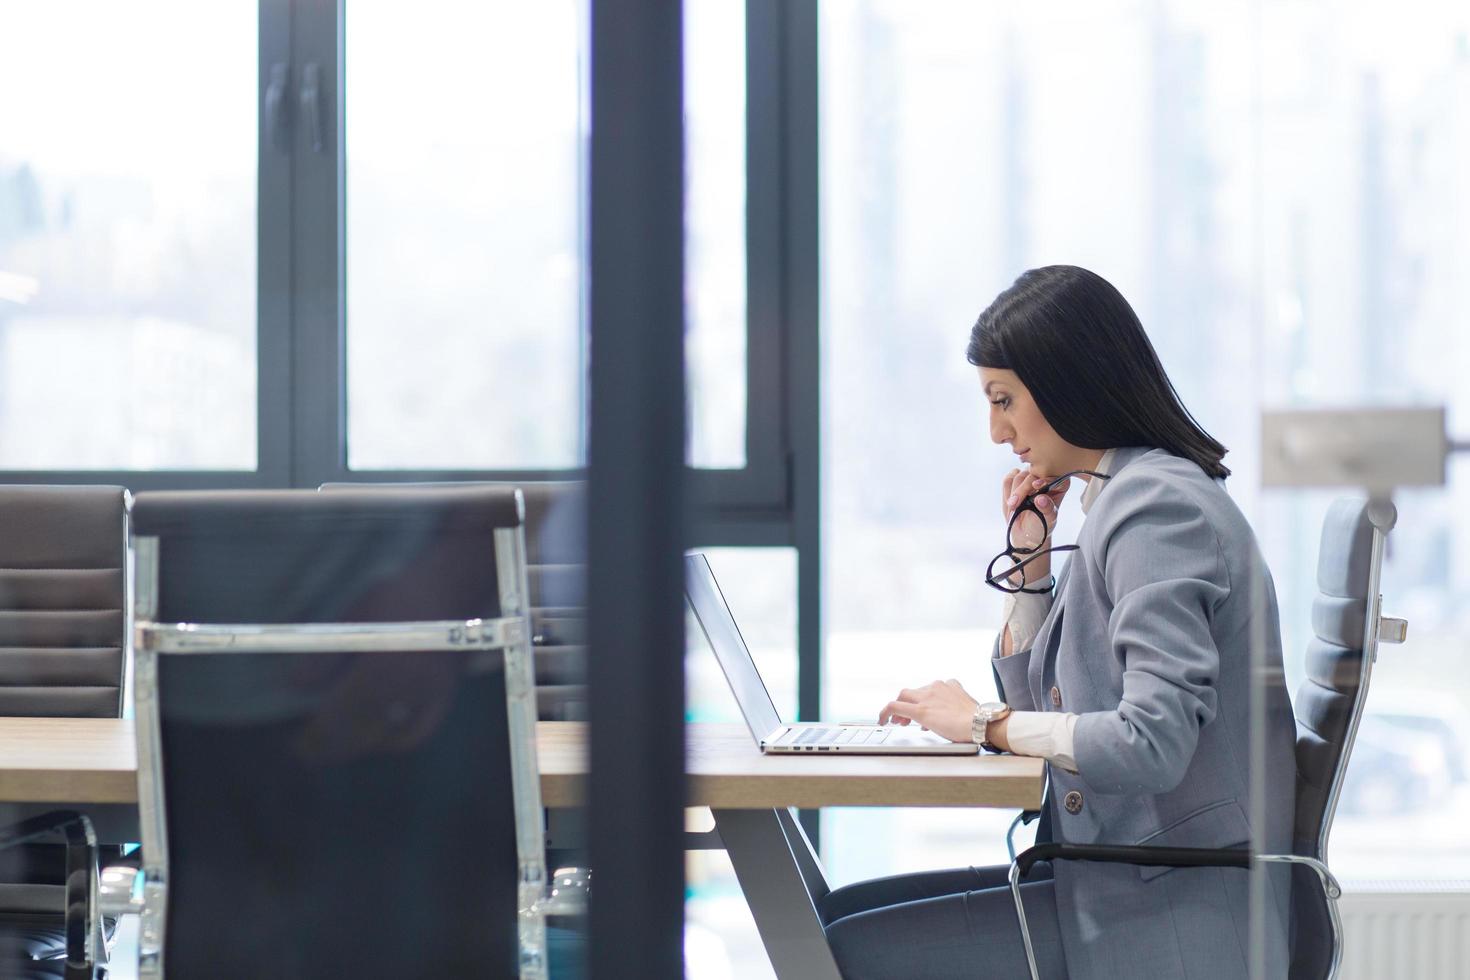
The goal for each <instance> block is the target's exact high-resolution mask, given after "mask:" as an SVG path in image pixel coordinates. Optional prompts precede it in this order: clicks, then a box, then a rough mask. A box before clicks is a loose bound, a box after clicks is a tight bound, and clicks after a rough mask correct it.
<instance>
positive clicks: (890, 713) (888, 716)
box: [878, 701, 929, 725]
mask: <svg viewBox="0 0 1470 980" xmlns="http://www.w3.org/2000/svg"><path fill="white" fill-rule="evenodd" d="M928 713H929V709H928V708H926V707H925V706H924V705H922V704H914V703H913V702H911V701H889V702H888V703H887V704H885V705H884V706H883V710H882V711H880V712H878V724H880V725H886V724H888V723H889V722H898V723H899V724H900V725H907V724H908V723H909V722H910V721H917V722H918V723H919V724H921V725H922V724H923V723H924V718H925V717H926V716H927V715H928Z"/></svg>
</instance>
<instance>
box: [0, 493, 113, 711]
mask: <svg viewBox="0 0 1470 980" xmlns="http://www.w3.org/2000/svg"><path fill="white" fill-rule="evenodd" d="M127 514H128V498H127V491H126V490H124V489H123V488H122V487H102V486H94V487H61V486H56V487H47V486H4V487H0V715H22V716H41V715H44V716H52V717H80V718H115V717H117V716H118V715H119V714H120V713H121V711H122V689H123V649H124V637H125V631H126V627H125V625H124V622H125V607H126V604H127V603H126V585H125V582H126V574H125V563H126V556H127V537H128V526H127V520H128V518H127Z"/></svg>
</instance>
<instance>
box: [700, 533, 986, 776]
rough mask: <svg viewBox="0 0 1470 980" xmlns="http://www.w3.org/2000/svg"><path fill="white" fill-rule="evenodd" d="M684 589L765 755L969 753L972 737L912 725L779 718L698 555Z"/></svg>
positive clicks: (974, 748) (712, 577) (705, 563)
mask: <svg viewBox="0 0 1470 980" xmlns="http://www.w3.org/2000/svg"><path fill="white" fill-rule="evenodd" d="M684 590H685V593H686V594H687V595H688V597H689V605H690V607H691V608H692V609H693V611H694V617H695V619H696V620H698V621H699V627H700V629H701V630H703V632H704V636H705V639H706V640H708V641H709V646H710V649H711V650H713V651H714V653H715V659H716V660H718V661H719V663H720V669H721V670H723V671H724V672H725V680H726V681H728V682H729V684H730V691H731V692H732V693H733V694H734V695H735V701H736V703H737V704H739V705H740V713H741V714H742V715H744V716H745V724H746V725H748V726H749V727H750V734H751V736H752V737H754V738H755V743H756V745H758V746H759V747H760V750H761V751H762V752H764V753H766V754H770V755H775V754H785V753H791V752H846V753H847V754H849V755H975V754H976V753H978V752H979V751H980V746H978V745H975V744H974V743H973V742H951V741H950V740H949V739H947V738H944V737H943V736H940V735H936V734H934V733H933V732H926V731H923V730H921V729H920V728H919V727H918V726H917V725H903V726H901V725H851V724H825V723H823V722H790V723H787V722H783V721H782V720H781V715H780V714H779V713H778V712H777V711H776V705H775V703H774V702H773V701H771V695H770V692H768V691H767V690H766V683H765V681H763V680H761V675H760V672H759V671H757V670H756V667H755V660H754V659H752V658H751V656H750V650H749V648H747V647H746V645H745V640H744V639H743V638H742V637H741V636H740V628H739V627H738V626H736V625H735V617H734V616H732V615H731V614H730V607H729V606H727V605H726V604H725V596H724V594H723V593H721V592H720V585H719V583H718V582H716V581H715V575H714V572H712V571H711V570H710V567H709V561H708V560H707V559H706V558H705V557H704V555H702V554H692V555H688V556H687V557H685V559H684Z"/></svg>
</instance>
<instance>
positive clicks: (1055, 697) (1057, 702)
mask: <svg viewBox="0 0 1470 980" xmlns="http://www.w3.org/2000/svg"><path fill="white" fill-rule="evenodd" d="M1051 706H1052V707H1053V708H1060V707H1061V706H1062V692H1061V691H1059V690H1057V689H1056V688H1052V689H1051Z"/></svg>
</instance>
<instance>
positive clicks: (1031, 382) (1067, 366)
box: [965, 265, 1230, 479]
mask: <svg viewBox="0 0 1470 980" xmlns="http://www.w3.org/2000/svg"><path fill="white" fill-rule="evenodd" d="M965 356H966V357H967V358H968V359H969V361H970V363H971V364H975V365H978V366H980V367H988V368H1001V369H1005V370H1010V371H1015V372H1016V374H1017V376H1018V377H1020V379H1021V383H1022V384H1024V385H1025V386H1026V387H1027V388H1028V389H1030V391H1031V396H1032V397H1033V398H1035V399H1036V406H1037V407H1038V408H1040V409H1041V414H1042V415H1043V416H1045V417H1046V421H1047V422H1048V423H1050V424H1051V427H1052V428H1053V429H1055V430H1056V431H1057V434H1058V435H1060V436H1061V437H1062V438H1063V439H1065V440H1067V441H1068V442H1070V443H1071V444H1072V445H1074V446H1080V447H1081V448H1083V449H1112V448H1115V447H1121V446H1150V447H1154V448H1157V449H1165V450H1168V451H1169V452H1171V453H1173V454H1174V455H1175V456H1181V457H1183V458H1185V459H1188V460H1191V461H1192V462H1194V463H1195V464H1197V465H1198V466H1199V468H1200V469H1202V470H1204V471H1205V472H1206V473H1208V474H1209V475H1210V476H1211V477H1212V478H1215V479H1223V478H1224V477H1227V476H1229V475H1230V470H1229V469H1228V468H1226V467H1225V466H1224V465H1223V464H1222V463H1221V462H1220V461H1221V460H1222V459H1223V458H1224V456H1225V452H1226V450H1225V447H1224V446H1222V445H1220V443H1219V442H1217V441H1216V440H1215V439H1214V438H1213V437H1212V436H1211V435H1210V434H1209V433H1208V432H1206V431H1205V430H1204V429H1203V428H1202V427H1201V426H1200V424H1199V423H1198V422H1196V421H1195V419H1194V416H1193V415H1191V414H1189V410H1188V409H1187V408H1185V407H1184V403H1183V402H1181V401H1180V400H1179V393H1178V392H1177V391H1175V390H1174V385H1173V384H1172V383H1171V382H1170V381H1169V376H1168V375H1167V374H1165V373H1164V366H1163V365H1162V364H1160V363H1159V355H1158V354H1156V353H1155V352H1154V348H1153V345H1152V344H1150V343H1149V340H1148V335H1147V334H1145V333H1144V332H1143V324H1141V323H1139V322H1138V314H1136V313H1134V312H1133V307H1131V306H1129V305H1128V301H1127V300H1126V299H1124V298H1123V294H1122V293H1120V292H1118V290H1117V289H1115V288H1113V284H1112V283H1110V282H1108V281H1107V280H1106V279H1104V278H1103V277H1102V276H1099V275H1097V274H1096V273H1094V272H1088V271H1087V270H1086V269H1079V268H1078V267H1077V266H1075V265H1048V266H1044V267H1042V268H1040V269H1032V270H1031V271H1030V272H1026V273H1023V274H1022V275H1021V278H1019V279H1017V280H1016V281H1015V284H1014V285H1012V286H1011V287H1010V288H1009V289H1007V290H1006V291H1005V292H1003V293H1001V294H1000V295H999V296H997V297H996V298H995V302H993V303H991V304H990V305H989V306H988V307H986V309H985V312H984V313H981V314H980V319H978V320H976V321H975V326H974V328H973V329H972V330H971V331H970V346H969V348H968V349H967V350H966V351H965Z"/></svg>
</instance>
